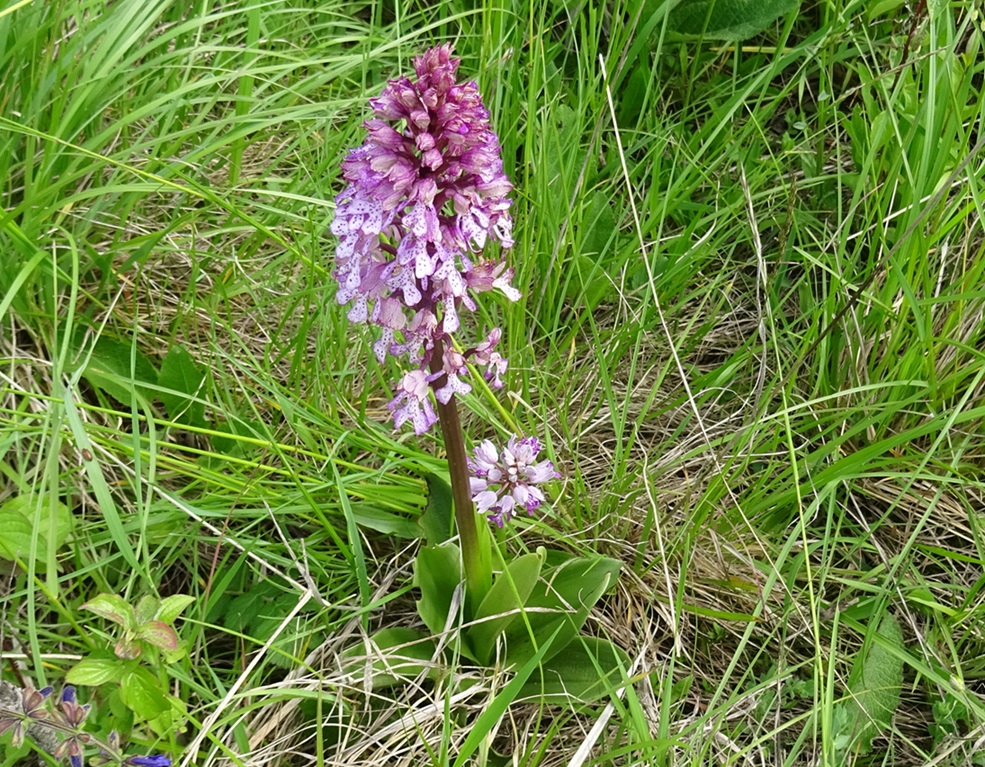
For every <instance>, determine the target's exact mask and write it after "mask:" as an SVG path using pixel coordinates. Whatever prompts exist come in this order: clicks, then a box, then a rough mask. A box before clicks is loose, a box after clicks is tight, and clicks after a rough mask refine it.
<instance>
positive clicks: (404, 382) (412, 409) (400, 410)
mask: <svg viewBox="0 0 985 767" xmlns="http://www.w3.org/2000/svg"><path fill="white" fill-rule="evenodd" d="M431 378H432V376H429V375H427V374H426V373H425V372H424V371H423V370H411V371H410V372H409V373H407V374H406V375H405V376H404V377H403V378H402V379H401V380H400V386H399V387H398V389H397V396H396V397H394V398H393V399H392V400H391V401H390V403H389V404H388V405H387V408H388V409H389V411H390V412H391V413H393V427H394V428H395V429H399V428H400V427H401V426H403V425H404V423H406V422H407V421H410V422H411V423H412V424H413V425H414V433H415V434H423V433H424V432H426V431H427V430H428V429H430V428H431V427H432V426H433V425H434V424H435V422H436V421H437V420H438V416H437V415H435V412H434V407H433V406H432V405H431V400H430V399H428V390H429V388H430V385H431V382H430V379H431Z"/></svg>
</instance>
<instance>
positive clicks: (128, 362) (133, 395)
mask: <svg viewBox="0 0 985 767" xmlns="http://www.w3.org/2000/svg"><path fill="white" fill-rule="evenodd" d="M76 343H77V344H78V347H79V348H78V351H77V355H76V356H78V357H79V358H80V359H81V360H82V361H83V362H85V370H83V373H82V375H83V377H84V378H85V379H86V380H87V381H88V382H89V383H90V384H92V386H94V387H96V388H97V389H102V390H103V391H104V392H106V393H107V394H109V395H110V396H111V397H113V398H114V399H116V400H117V401H119V402H121V403H123V404H124V405H126V406H127V407H133V406H135V405H136V404H137V400H138V397H142V398H144V399H146V400H147V401H150V400H152V399H153V398H154V395H155V393H156V392H155V391H154V390H153V389H151V388H150V387H151V386H156V385H157V378H158V374H157V369H156V368H155V367H154V365H153V364H152V363H151V361H150V360H149V359H148V358H147V357H146V356H144V355H143V354H142V353H141V352H139V351H137V350H136V349H131V347H130V344H129V343H122V342H120V341H116V340H114V339H112V338H106V337H101V338H99V339H98V340H96V342H95V344H94V345H93V346H92V347H91V350H90V349H89V348H88V347H87V346H86V344H85V343H84V336H82V335H80V337H79V338H77V339H76ZM90 351H91V353H87V352H90ZM131 366H132V368H133V372H132V373H131Z"/></svg>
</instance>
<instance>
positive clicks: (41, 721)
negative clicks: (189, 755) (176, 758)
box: [0, 683, 171, 767]
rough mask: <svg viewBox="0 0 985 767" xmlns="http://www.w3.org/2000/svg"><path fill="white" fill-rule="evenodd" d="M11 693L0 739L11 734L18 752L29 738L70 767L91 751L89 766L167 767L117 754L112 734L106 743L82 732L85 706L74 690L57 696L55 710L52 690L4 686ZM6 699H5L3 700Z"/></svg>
mask: <svg viewBox="0 0 985 767" xmlns="http://www.w3.org/2000/svg"><path fill="white" fill-rule="evenodd" d="M4 685H5V689H7V690H10V689H12V690H13V693H14V694H13V697H14V698H15V702H13V703H7V702H6V701H4V702H2V703H0V735H3V734H4V733H6V732H10V733H12V743H13V746H14V748H19V747H20V746H21V744H23V742H24V738H25V736H31V737H32V738H34V740H35V741H36V742H37V743H38V745H39V746H41V747H42V748H43V749H44V750H45V751H48V752H49V753H50V754H51V756H52V757H54V758H55V759H65V758H67V759H68V762H69V764H70V765H71V767H83V764H84V761H85V749H86V748H87V747H89V748H91V747H95V748H98V749H99V754H98V755H97V756H95V757H93V759H92V760H91V761H92V763H93V764H103V765H106V764H114V765H123V767H171V759H170V758H168V757H166V756H162V755H160V754H157V755H154V756H124V755H123V754H122V753H120V738H119V736H118V735H117V734H116V733H115V732H111V733H110V734H109V738H108V739H107V742H105V743H104V742H101V741H99V740H96V739H95V738H94V737H93V736H92V735H91V734H90V733H88V732H85V730H84V729H83V727H84V724H85V720H86V716H88V714H89V705H88V704H86V705H84V706H83V705H80V704H79V702H78V698H77V697H76V694H75V688H74V687H72V686H71V685H66V686H65V688H64V689H63V690H62V693H61V695H59V696H57V698H58V702H57V706H52V705H51V699H52V696H51V694H52V692H54V688H52V687H43V688H42V689H40V690H36V689H34V687H33V686H31V685H30V684H28V685H27V687H25V688H24V689H23V690H22V689H20V688H13V686H12V685H6V683H4ZM5 697H9V696H5Z"/></svg>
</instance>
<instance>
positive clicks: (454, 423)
mask: <svg viewBox="0 0 985 767" xmlns="http://www.w3.org/2000/svg"><path fill="white" fill-rule="evenodd" d="M442 351H443V350H442V345H441V342H440V341H437V342H435V345H434V354H433V355H432V357H431V372H432V373H437V372H438V371H440V370H441V369H442V368H441V359H442ZM440 382H441V379H440V378H439V379H438V380H437V381H435V382H434V384H433V385H434V386H435V388H439V387H440V386H441V383H440ZM436 404H437V411H438V423H440V424H441V434H442V436H444V438H445V452H446V453H447V456H448V474H449V476H450V478H451V495H452V500H453V501H454V504H455V526H456V527H457V528H458V537H459V541H460V543H461V547H462V566H463V567H464V569H465V601H466V604H467V605H469V606H470V607H471V608H472V609H473V610H474V609H475V608H476V607H478V606H479V603H480V602H481V601H482V598H483V597H484V596H485V595H486V592H488V591H489V587H490V585H491V584H492V567H491V564H490V562H491V559H490V546H489V536H488V534H486V535H483V534H482V533H484V532H485V531H480V530H479V527H478V525H476V522H475V505H474V504H473V503H472V492H471V490H470V489H469V469H468V464H467V463H466V455H465V439H464V435H463V434H462V422H461V420H460V419H459V417H458V403H457V402H456V400H455V397H454V396H452V397H451V399H449V400H448V404H447V405H443V404H442V403H441V401H440V400H437V401H436Z"/></svg>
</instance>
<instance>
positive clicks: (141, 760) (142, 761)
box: [124, 754, 171, 767]
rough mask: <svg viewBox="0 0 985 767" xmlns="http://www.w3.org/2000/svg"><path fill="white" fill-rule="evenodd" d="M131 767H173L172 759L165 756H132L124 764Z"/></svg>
mask: <svg viewBox="0 0 985 767" xmlns="http://www.w3.org/2000/svg"><path fill="white" fill-rule="evenodd" d="M124 764H126V765H130V767H171V758H170V757H168V756H164V755H163V754H154V755H153V756H130V757H127V759H126V761H125V762H124Z"/></svg>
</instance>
